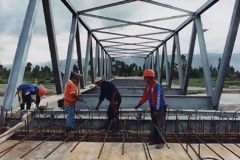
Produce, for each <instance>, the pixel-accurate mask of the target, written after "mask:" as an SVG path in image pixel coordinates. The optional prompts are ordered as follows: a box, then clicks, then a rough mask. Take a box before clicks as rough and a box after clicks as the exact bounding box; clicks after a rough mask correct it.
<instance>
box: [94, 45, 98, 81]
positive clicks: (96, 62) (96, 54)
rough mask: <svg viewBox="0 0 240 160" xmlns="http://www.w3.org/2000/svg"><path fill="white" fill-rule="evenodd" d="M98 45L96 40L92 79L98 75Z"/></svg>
mask: <svg viewBox="0 0 240 160" xmlns="http://www.w3.org/2000/svg"><path fill="white" fill-rule="evenodd" d="M98 62H99V45H98V43H97V42H96V50H95V63H94V79H95V78H96V76H98V74H99V72H98V70H99V63H98Z"/></svg>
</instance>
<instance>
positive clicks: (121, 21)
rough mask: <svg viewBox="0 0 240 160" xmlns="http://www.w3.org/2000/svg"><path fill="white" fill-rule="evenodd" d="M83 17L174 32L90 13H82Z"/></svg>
mask: <svg viewBox="0 0 240 160" xmlns="http://www.w3.org/2000/svg"><path fill="white" fill-rule="evenodd" d="M81 15H83V16H88V17H93V18H98V19H104V20H109V21H114V22H120V23H127V24H132V25H137V26H142V27H148V28H154V29H161V30H164V31H169V32H173V30H171V29H168V28H163V27H156V26H151V25H147V24H142V23H138V22H131V21H126V20H120V19H116V18H110V17H105V16H99V15H94V14H89V13H82V14H81ZM106 28H107V27H103V28H98V29H93V31H96V30H103V29H106ZM107 29H108V28H107Z"/></svg>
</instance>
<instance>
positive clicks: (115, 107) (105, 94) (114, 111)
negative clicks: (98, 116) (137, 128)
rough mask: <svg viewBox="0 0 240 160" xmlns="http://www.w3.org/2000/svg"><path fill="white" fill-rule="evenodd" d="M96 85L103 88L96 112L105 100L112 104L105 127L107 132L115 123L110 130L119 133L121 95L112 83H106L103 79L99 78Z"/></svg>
mask: <svg viewBox="0 0 240 160" xmlns="http://www.w3.org/2000/svg"><path fill="white" fill-rule="evenodd" d="M94 83H95V84H96V85H97V86H99V87H100V88H101V93H100V96H99V101H98V104H97V106H96V110H98V109H99V106H100V105H101V103H102V102H103V100H104V99H105V98H106V99H107V100H108V101H109V102H110V103H109V106H108V110H107V117H108V120H107V123H106V124H105V126H104V129H105V130H107V129H108V127H109V125H110V123H111V121H113V122H112V125H111V126H110V130H112V131H117V130H118V127H119V122H118V121H119V120H118V118H119V117H118V116H119V115H118V113H119V106H120V104H121V95H120V93H119V91H118V90H117V88H116V87H115V86H114V84H113V83H112V82H110V81H105V80H103V79H102V77H97V78H96V79H95V82H94Z"/></svg>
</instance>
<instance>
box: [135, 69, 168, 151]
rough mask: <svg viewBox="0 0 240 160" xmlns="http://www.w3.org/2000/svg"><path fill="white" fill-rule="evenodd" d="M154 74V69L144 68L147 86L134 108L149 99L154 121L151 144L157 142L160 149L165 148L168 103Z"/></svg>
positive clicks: (157, 147)
mask: <svg viewBox="0 0 240 160" xmlns="http://www.w3.org/2000/svg"><path fill="white" fill-rule="evenodd" d="M154 76H155V73H154V71H153V70H151V69H146V70H144V72H143V77H144V81H145V83H146V84H147V86H146V88H145V89H144V93H143V96H142V98H141V100H140V101H139V103H138V105H136V106H135V107H134V108H135V109H137V108H139V107H140V106H141V105H143V104H144V103H145V102H146V101H147V100H148V102H149V106H150V110H151V119H152V122H153V125H152V126H151V133H150V141H151V142H150V143H149V145H152V144H156V146H155V148H156V149H160V148H163V147H164V144H165V141H164V139H163V137H162V136H164V133H165V129H164V128H165V119H166V104H165V98H164V94H163V89H162V86H161V84H160V83H159V82H157V81H156V80H154ZM156 127H157V128H156ZM158 130H159V131H160V133H161V135H160V134H159V131H158Z"/></svg>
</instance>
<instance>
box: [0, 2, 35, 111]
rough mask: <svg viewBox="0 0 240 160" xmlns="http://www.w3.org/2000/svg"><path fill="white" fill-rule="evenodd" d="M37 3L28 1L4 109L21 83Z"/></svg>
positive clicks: (9, 103) (7, 106)
mask: <svg viewBox="0 0 240 160" xmlns="http://www.w3.org/2000/svg"><path fill="white" fill-rule="evenodd" d="M38 5H39V0H31V1H29V4H28V8H27V12H26V15H25V19H24V22H23V28H22V31H21V34H20V37H19V41H18V45H17V50H16V53H15V57H14V61H13V67H12V69H11V73H10V76H9V80H8V85H7V89H6V94H5V97H4V101H3V107H4V108H5V109H10V108H11V107H12V106H11V105H12V101H13V97H14V94H15V93H16V89H17V86H18V85H19V84H21V83H22V79H23V76H24V70H25V65H26V61H27V56H28V50H29V47H30V43H31V39H32V30H33V26H34V23H35V17H36V13H37V8H38Z"/></svg>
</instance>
